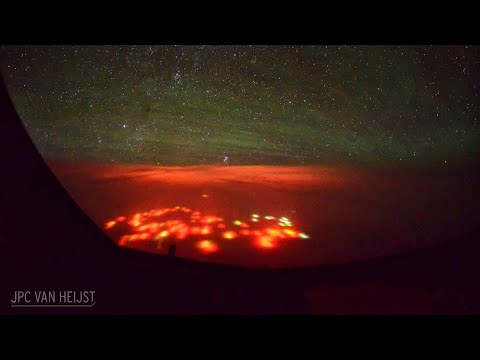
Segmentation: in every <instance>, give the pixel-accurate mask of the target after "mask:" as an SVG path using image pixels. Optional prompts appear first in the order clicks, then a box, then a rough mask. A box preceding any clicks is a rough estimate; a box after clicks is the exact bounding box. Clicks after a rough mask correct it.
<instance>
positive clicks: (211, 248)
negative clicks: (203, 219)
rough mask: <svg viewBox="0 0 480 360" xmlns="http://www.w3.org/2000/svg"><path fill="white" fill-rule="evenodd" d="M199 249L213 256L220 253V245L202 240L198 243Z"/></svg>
mask: <svg viewBox="0 0 480 360" xmlns="http://www.w3.org/2000/svg"><path fill="white" fill-rule="evenodd" d="M197 249H198V250H200V251H201V252H202V253H204V254H211V253H214V252H217V251H218V245H217V244H215V243H214V242H213V241H211V240H202V241H199V242H198V243H197Z"/></svg>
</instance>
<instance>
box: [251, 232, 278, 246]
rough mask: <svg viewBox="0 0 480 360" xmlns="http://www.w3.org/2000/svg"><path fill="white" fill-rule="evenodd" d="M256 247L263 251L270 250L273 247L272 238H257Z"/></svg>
mask: <svg viewBox="0 0 480 360" xmlns="http://www.w3.org/2000/svg"><path fill="white" fill-rule="evenodd" d="M255 243H256V245H257V247H260V248H263V249H271V248H273V247H275V244H274V242H273V239H272V237H270V236H268V235H263V236H260V237H258V238H257V240H256V242H255Z"/></svg>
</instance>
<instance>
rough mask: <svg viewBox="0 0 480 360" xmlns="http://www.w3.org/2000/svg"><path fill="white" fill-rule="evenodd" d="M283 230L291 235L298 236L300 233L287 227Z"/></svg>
mask: <svg viewBox="0 0 480 360" xmlns="http://www.w3.org/2000/svg"><path fill="white" fill-rule="evenodd" d="M283 232H284V233H285V234H287V235H288V236H290V237H296V236H297V235H298V234H297V232H296V231H294V230H292V229H286V230H283Z"/></svg>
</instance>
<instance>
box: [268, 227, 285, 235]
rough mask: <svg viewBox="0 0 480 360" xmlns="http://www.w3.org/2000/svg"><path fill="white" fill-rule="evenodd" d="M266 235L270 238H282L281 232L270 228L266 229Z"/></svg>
mask: <svg viewBox="0 0 480 360" xmlns="http://www.w3.org/2000/svg"><path fill="white" fill-rule="evenodd" d="M267 234H268V235H270V236H282V232H281V231H280V230H277V229H272V228H268V229H267Z"/></svg>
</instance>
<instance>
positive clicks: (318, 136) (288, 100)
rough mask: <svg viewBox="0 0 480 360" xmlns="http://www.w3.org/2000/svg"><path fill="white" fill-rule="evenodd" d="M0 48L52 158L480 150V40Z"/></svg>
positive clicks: (346, 156)
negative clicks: (413, 43)
mask: <svg viewBox="0 0 480 360" xmlns="http://www.w3.org/2000/svg"><path fill="white" fill-rule="evenodd" d="M1 51H2V61H1V69H2V73H3V74H4V77H5V81H6V83H7V86H8V89H9V92H10V95H11V97H12V100H13V102H14V104H15V106H16V108H17V111H18V113H19V114H20V116H21V117H22V119H23V120H24V122H25V124H26V128H27V130H28V132H29V133H30V135H31V137H32V139H33V141H34V143H35V144H36V145H37V147H38V148H39V150H40V152H41V153H42V154H43V155H44V156H45V157H46V158H49V159H71V160H87V161H97V162H109V163H110V162H113V163H132V164H155V165H167V166H170V165H201V164H221V163H226V162H228V164H232V165H237V164H238V165H246V164H247V165H248V164H265V165H270V164H291V165H323V164H336V163H351V164H375V163H383V162H404V163H405V162H407V163H408V162H415V161H421V160H422V159H424V160H428V161H438V162H439V163H447V161H456V160H458V159H475V158H478V157H479V155H480V121H479V115H480V114H479V86H480V82H479V79H480V56H479V55H480V47H478V46H467V45H457V46H438V45H437V46H360V45H348V46H333V45H328V46H323V45H322V46H307V45H301V46H300V45H296V46H278V45H265V46H260V45H251V46H250V45H237V46H232V45H228V46H218V45H209V46H200V45H196V46H184V45H182V46H174V45H169V46H159V45H138V46H137V45H129V46H107V45H103V46H84V45H82V46H80V45H78V46H4V47H3V48H2V50H1ZM432 159H433V160H432Z"/></svg>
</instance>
